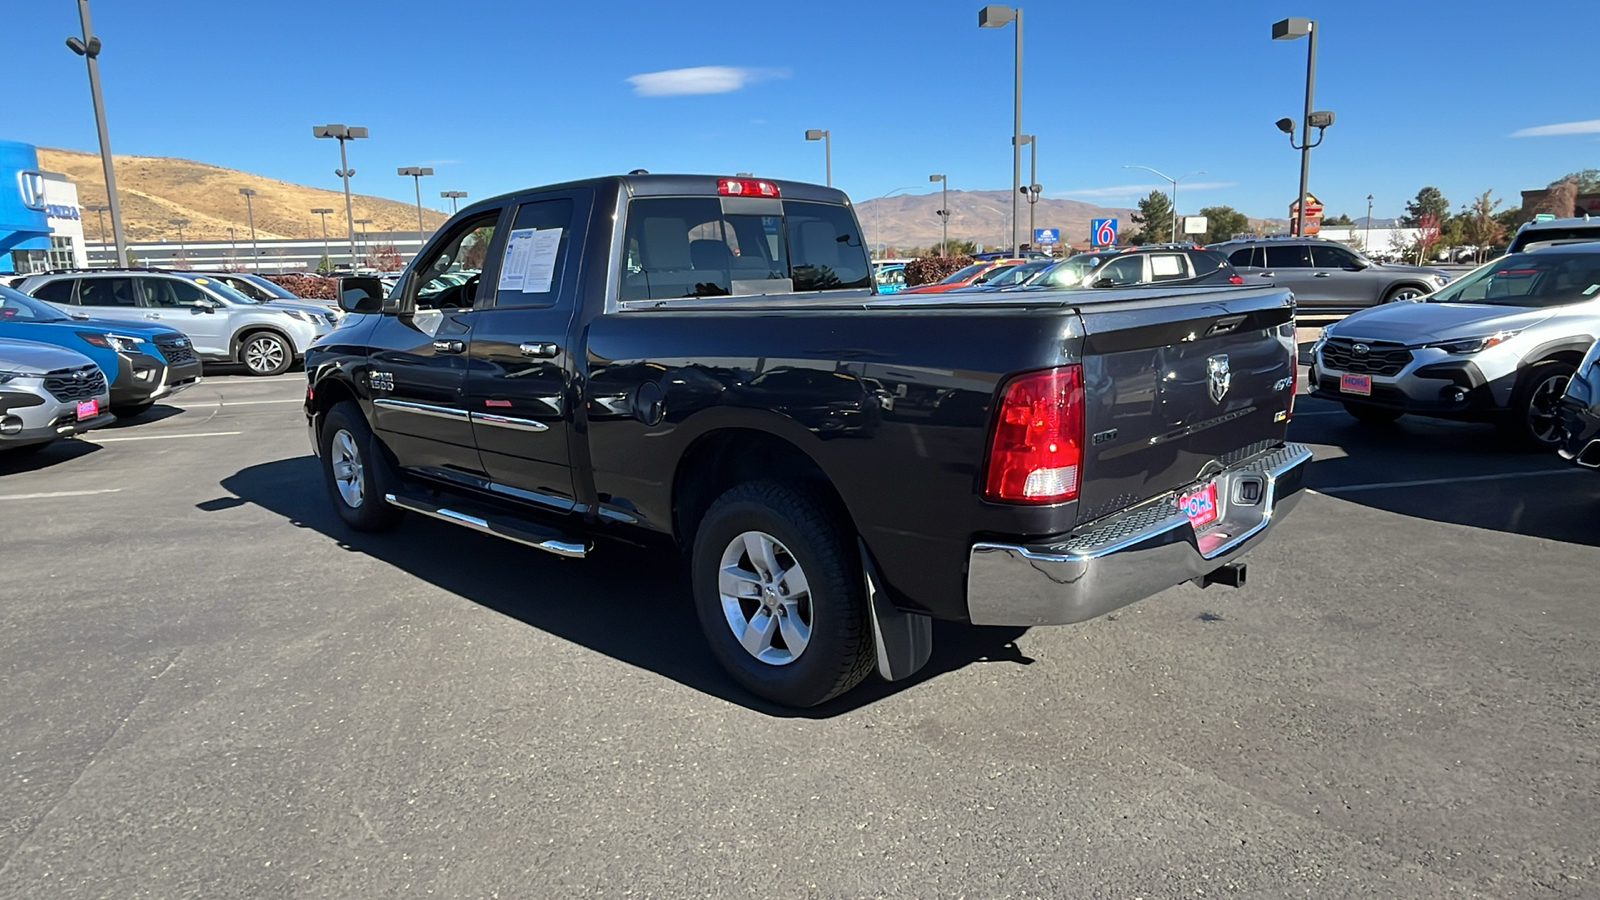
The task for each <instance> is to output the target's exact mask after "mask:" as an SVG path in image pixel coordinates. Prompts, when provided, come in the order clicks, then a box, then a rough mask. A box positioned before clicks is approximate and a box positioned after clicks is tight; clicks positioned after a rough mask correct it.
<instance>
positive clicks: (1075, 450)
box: [983, 366, 1083, 503]
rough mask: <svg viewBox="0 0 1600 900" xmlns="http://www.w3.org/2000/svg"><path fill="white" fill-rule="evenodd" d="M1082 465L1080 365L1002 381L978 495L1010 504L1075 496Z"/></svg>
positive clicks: (1055, 500)
mask: <svg viewBox="0 0 1600 900" xmlns="http://www.w3.org/2000/svg"><path fill="white" fill-rule="evenodd" d="M1082 470H1083V367H1081V366H1062V367H1060V368H1057V369H1046V370H1044V371H1042V372H1031V373H1029V374H1027V375H1023V376H1021V377H1019V378H1017V379H1016V380H1014V381H1012V382H1011V383H1010V384H1009V385H1007V386H1006V393H1005V397H1004V399H1002V400H1001V401H1000V409H999V412H998V414H997V415H996V416H995V427H994V440H993V441H992V442H991V443H990V445H989V471H988V474H987V475H986V476H985V477H984V485H983V494H984V496H985V497H986V498H988V499H990V500H1006V501H1011V502H1014V503H1060V502H1061V501H1063V500H1071V499H1073V498H1075V497H1077V496H1078V482H1079V481H1080V478H1081V474H1082Z"/></svg>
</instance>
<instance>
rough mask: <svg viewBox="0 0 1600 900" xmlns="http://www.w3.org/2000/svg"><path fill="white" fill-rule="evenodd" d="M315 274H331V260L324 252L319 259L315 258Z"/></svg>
mask: <svg viewBox="0 0 1600 900" xmlns="http://www.w3.org/2000/svg"><path fill="white" fill-rule="evenodd" d="M317 274H318V275H332V274H333V260H331V259H329V258H328V254H326V253H324V254H322V258H321V259H319V260H317Z"/></svg>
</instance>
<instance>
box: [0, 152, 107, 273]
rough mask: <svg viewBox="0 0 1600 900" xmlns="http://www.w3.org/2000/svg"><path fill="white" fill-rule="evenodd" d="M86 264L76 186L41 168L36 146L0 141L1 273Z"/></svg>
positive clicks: (35, 270)
mask: <svg viewBox="0 0 1600 900" xmlns="http://www.w3.org/2000/svg"><path fill="white" fill-rule="evenodd" d="M87 264H88V248H87V246H86V245H85V244H84V240H83V213H82V211H81V209H80V208H79V206H78V187H77V185H75V184H73V183H72V182H71V181H68V180H67V177H66V176H65V175H61V174H58V173H55V172H44V171H41V170H40V169H39V151H38V150H37V149H35V148H34V146H33V145H32V144H21V143H17V142H16V141H0V272H16V273H19V274H21V273H26V272H44V271H47V270H49V269H72V268H83V267H84V266H86V265H87Z"/></svg>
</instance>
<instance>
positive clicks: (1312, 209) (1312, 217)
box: [1289, 193, 1322, 237]
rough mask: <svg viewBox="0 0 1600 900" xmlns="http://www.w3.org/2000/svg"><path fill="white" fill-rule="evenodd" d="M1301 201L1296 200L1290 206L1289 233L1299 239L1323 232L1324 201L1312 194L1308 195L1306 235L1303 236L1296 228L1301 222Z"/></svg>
mask: <svg viewBox="0 0 1600 900" xmlns="http://www.w3.org/2000/svg"><path fill="white" fill-rule="evenodd" d="M1299 212H1300V201H1299V200H1295V201H1294V202H1293V203H1291V204H1289V233H1290V234H1293V235H1296V236H1298V237H1306V236H1309V235H1313V234H1316V233H1318V232H1320V231H1321V230H1322V201H1321V200H1318V199H1317V196H1316V195H1315V194H1312V193H1307V194H1306V214H1305V223H1306V227H1305V234H1304V235H1301V234H1300V233H1299V230H1298V229H1297V228H1296V227H1295V226H1296V225H1297V224H1298V223H1299V222H1300V221H1301V217H1300V216H1299V215H1298V213H1299Z"/></svg>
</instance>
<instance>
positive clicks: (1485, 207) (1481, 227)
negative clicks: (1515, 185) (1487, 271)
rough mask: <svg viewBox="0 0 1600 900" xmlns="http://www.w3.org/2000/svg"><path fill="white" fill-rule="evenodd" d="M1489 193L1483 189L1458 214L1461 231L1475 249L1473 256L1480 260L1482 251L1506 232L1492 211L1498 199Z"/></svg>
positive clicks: (1497, 241)
mask: <svg viewBox="0 0 1600 900" xmlns="http://www.w3.org/2000/svg"><path fill="white" fill-rule="evenodd" d="M1490 193H1491V192H1490V191H1484V192H1483V193H1482V194H1479V195H1478V197H1477V199H1475V200H1473V201H1472V205H1471V206H1469V207H1467V211H1466V212H1464V213H1462V214H1461V216H1460V218H1461V220H1462V223H1461V225H1462V232H1463V234H1464V235H1465V237H1466V240H1467V243H1468V244H1469V245H1471V246H1472V247H1473V248H1474V249H1475V250H1476V251H1477V253H1476V254H1475V258H1476V259H1479V260H1480V261H1481V259H1482V257H1483V251H1484V250H1486V249H1488V248H1490V247H1493V246H1494V245H1495V244H1498V243H1500V239H1501V238H1503V237H1505V234H1506V229H1505V226H1504V225H1501V224H1500V222H1499V220H1497V219H1496V218H1495V213H1494V211H1495V210H1496V209H1498V208H1499V206H1500V201H1499V200H1494V199H1491V198H1490V196H1489V195H1490Z"/></svg>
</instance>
